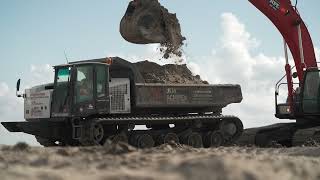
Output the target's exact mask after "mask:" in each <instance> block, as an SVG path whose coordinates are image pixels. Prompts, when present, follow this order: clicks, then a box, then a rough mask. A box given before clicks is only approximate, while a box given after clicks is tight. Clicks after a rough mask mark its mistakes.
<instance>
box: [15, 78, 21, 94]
mask: <svg viewBox="0 0 320 180" xmlns="http://www.w3.org/2000/svg"><path fill="white" fill-rule="evenodd" d="M20 82H21V79H18V81H17V85H16V90H17V92H18V91H19V90H20Z"/></svg>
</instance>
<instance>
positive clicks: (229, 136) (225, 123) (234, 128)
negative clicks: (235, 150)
mask: <svg viewBox="0 0 320 180" xmlns="http://www.w3.org/2000/svg"><path fill="white" fill-rule="evenodd" d="M219 131H220V132H221V133H222V136H223V137H224V138H225V140H227V142H233V141H235V140H236V139H238V138H239V137H240V136H241V134H242V132H243V124H242V122H241V120H240V119H238V118H232V119H223V120H222V121H221V123H220V125H219Z"/></svg>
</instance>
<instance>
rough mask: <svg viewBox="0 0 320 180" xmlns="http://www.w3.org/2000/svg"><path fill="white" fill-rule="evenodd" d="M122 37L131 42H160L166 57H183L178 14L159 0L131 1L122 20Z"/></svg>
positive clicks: (182, 39)
mask: <svg viewBox="0 0 320 180" xmlns="http://www.w3.org/2000/svg"><path fill="white" fill-rule="evenodd" d="M120 33H121V35H122V37H123V38H124V39H125V40H127V41H128V42H131V43H136V44H151V43H160V44H161V46H162V48H160V50H161V52H163V54H164V55H163V57H164V58H169V57H170V56H172V55H175V56H178V57H181V55H182V52H181V51H182V50H181V47H182V45H183V41H184V40H185V37H183V36H182V34H181V27H180V23H179V20H178V19H177V16H176V14H173V13H170V12H169V11H168V9H166V8H165V7H163V6H161V4H160V3H159V1H158V0H135V1H131V2H129V5H128V8H127V10H126V12H125V15H124V16H123V18H122V19H121V22H120Z"/></svg>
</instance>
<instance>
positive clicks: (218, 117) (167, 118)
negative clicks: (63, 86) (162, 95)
mask: <svg viewBox="0 0 320 180" xmlns="http://www.w3.org/2000/svg"><path fill="white" fill-rule="evenodd" d="M224 119H239V118H238V117H236V116H224V115H190V116H134V117H109V118H98V119H95V122H98V123H99V122H101V123H108V122H109V123H111V122H121V121H123V122H139V121H143V122H149V121H151V122H152V121H166V122H172V123H174V122H179V121H182V122H183V121H184V122H186V121H189V122H192V121H200V122H220V121H222V120H224ZM239 121H240V120H239ZM240 122H241V121H240ZM237 128H238V129H239V130H241V132H242V131H243V126H242V123H241V127H237ZM240 135H241V134H239V135H238V136H235V137H233V138H232V139H228V141H229V142H226V143H228V144H229V143H234V142H235V141H236V140H237V139H238V138H239V136H240Z"/></svg>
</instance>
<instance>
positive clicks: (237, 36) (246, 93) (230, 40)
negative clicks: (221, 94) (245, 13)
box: [188, 13, 284, 127]
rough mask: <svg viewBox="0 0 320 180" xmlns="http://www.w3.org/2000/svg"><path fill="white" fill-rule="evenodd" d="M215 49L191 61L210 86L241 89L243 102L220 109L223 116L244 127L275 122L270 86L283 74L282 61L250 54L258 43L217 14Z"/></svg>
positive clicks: (228, 15) (227, 16)
mask: <svg viewBox="0 0 320 180" xmlns="http://www.w3.org/2000/svg"><path fill="white" fill-rule="evenodd" d="M221 32H222V34H221V38H220V39H219V43H218V44H219V47H215V48H214V49H213V50H212V52H213V53H212V54H211V55H208V56H204V57H201V58H200V59H199V58H197V59H199V60H197V61H194V60H193V59H188V62H189V61H192V62H194V63H197V64H198V66H199V67H200V69H201V71H200V75H201V76H202V77H208V79H207V80H208V81H209V82H211V83H237V84H240V85H241V87H242V93H243V97H244V99H243V101H242V103H241V104H235V105H231V106H229V107H227V108H225V109H224V113H225V114H233V115H237V116H239V117H240V118H241V119H242V120H243V122H244V124H245V126H246V127H252V126H261V125H265V124H271V123H277V122H278V121H277V120H276V119H275V118H274V87H275V83H276V82H277V80H278V79H279V78H280V77H281V76H282V75H283V74H284V59H283V58H281V57H269V56H267V55H265V54H263V53H259V54H257V55H255V54H253V53H252V52H251V51H252V50H253V49H254V48H256V47H258V45H259V43H258V40H257V39H256V38H254V37H252V36H251V34H250V33H249V32H248V31H247V30H246V27H245V25H244V24H243V23H241V22H240V21H239V19H238V18H237V17H236V16H235V15H233V14H231V13H224V14H222V15H221Z"/></svg>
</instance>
